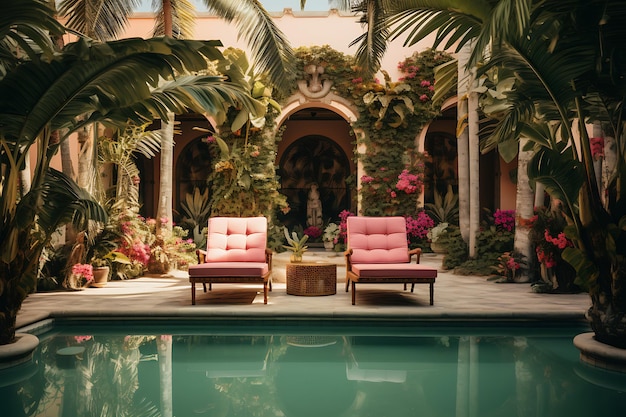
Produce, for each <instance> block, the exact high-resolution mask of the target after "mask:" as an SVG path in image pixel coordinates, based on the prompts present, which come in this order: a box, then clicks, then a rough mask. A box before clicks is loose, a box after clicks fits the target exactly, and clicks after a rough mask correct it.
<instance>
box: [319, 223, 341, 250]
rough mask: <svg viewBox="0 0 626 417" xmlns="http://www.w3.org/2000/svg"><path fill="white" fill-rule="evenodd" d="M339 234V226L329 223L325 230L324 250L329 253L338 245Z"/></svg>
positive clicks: (323, 237) (323, 236)
mask: <svg viewBox="0 0 626 417" xmlns="http://www.w3.org/2000/svg"><path fill="white" fill-rule="evenodd" d="M339 232H340V230H339V225H338V224H337V223H328V226H326V227H325V228H324V234H323V235H322V240H323V241H324V248H326V250H327V251H331V250H333V249H334V247H335V245H336V244H337V243H338V241H339Z"/></svg>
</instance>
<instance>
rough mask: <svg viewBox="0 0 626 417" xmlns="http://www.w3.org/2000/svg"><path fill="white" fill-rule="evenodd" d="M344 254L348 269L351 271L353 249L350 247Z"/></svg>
mask: <svg viewBox="0 0 626 417" xmlns="http://www.w3.org/2000/svg"><path fill="white" fill-rule="evenodd" d="M343 256H345V257H346V271H348V272H349V271H350V270H351V269H352V259H351V257H352V249H348V250H346V251H345V252H344V253H343Z"/></svg>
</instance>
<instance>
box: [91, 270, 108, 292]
mask: <svg viewBox="0 0 626 417" xmlns="http://www.w3.org/2000/svg"><path fill="white" fill-rule="evenodd" d="M108 281H109V267H108V266H98V267H94V268H93V281H92V283H91V284H90V285H89V286H90V287H96V288H102V287H104V286H106V285H107V282H108Z"/></svg>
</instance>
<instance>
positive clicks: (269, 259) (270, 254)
mask: <svg viewBox="0 0 626 417" xmlns="http://www.w3.org/2000/svg"><path fill="white" fill-rule="evenodd" d="M273 256H274V252H273V251H272V250H271V249H268V248H265V262H267V267H268V268H269V270H270V271H271V270H272V257H273Z"/></svg>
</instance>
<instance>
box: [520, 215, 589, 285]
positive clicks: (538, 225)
mask: <svg viewBox="0 0 626 417" xmlns="http://www.w3.org/2000/svg"><path fill="white" fill-rule="evenodd" d="M529 224H530V233H529V237H530V241H531V244H532V245H533V247H534V251H535V254H536V256H537V257H536V262H535V264H536V265H537V266H536V268H535V275H536V276H538V277H539V278H538V279H537V282H536V283H535V284H534V285H533V289H534V290H535V291H537V292H552V291H555V290H558V291H561V292H575V291H578V287H577V286H576V285H575V284H574V279H575V278H576V273H575V271H574V269H573V268H572V266H571V265H570V264H568V263H567V262H565V261H564V260H563V259H562V257H561V256H562V254H563V250H564V249H565V248H568V247H573V246H574V243H573V242H572V241H571V240H569V239H568V238H567V237H566V236H565V232H564V229H565V227H566V226H567V221H566V219H565V217H564V216H563V213H562V212H561V210H560V208H548V207H538V208H535V215H534V216H533V217H532V218H531V219H530V222H529Z"/></svg>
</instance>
